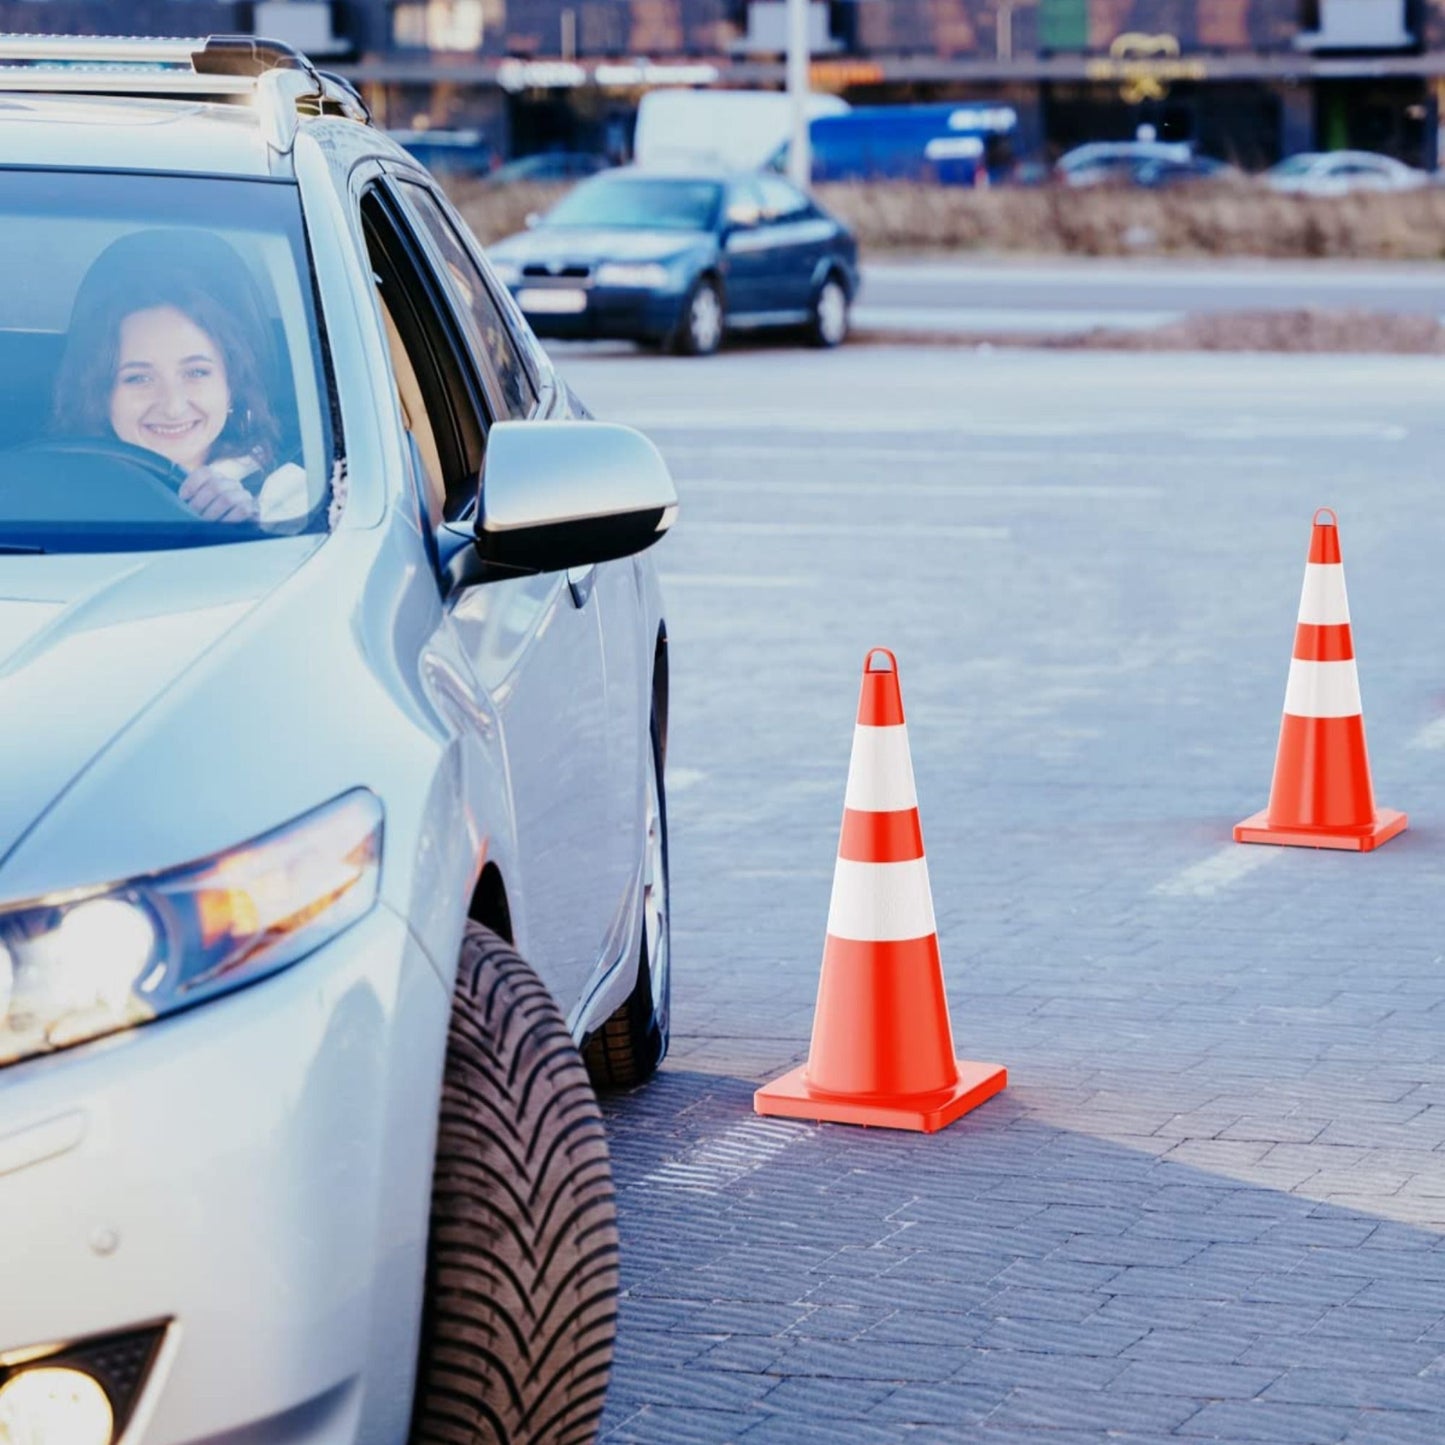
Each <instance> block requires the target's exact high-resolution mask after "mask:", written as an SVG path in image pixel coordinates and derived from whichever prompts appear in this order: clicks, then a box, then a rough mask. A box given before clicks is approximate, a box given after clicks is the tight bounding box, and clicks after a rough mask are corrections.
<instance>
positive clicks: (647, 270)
mask: <svg viewBox="0 0 1445 1445" xmlns="http://www.w3.org/2000/svg"><path fill="white" fill-rule="evenodd" d="M671 274H672V273H671V272H670V271H669V270H668V269H667V267H666V266H664V265H662V264H661V263H660V262H658V261H643V262H639V263H636V264H634V263H631V262H624V261H604V262H603V263H602V264H601V265H600V266H599V267H598V268H597V284H598V285H599V286H642V287H650V286H666V285H667V283H668V280H669V278H670V276H671Z"/></svg>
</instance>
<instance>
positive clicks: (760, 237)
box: [722, 177, 772, 316]
mask: <svg viewBox="0 0 1445 1445" xmlns="http://www.w3.org/2000/svg"><path fill="white" fill-rule="evenodd" d="M722 226H723V254H724V256H725V257H726V260H727V287H726V290H727V298H726V305H727V312H728V315H729V316H746V315H751V314H753V313H755V312H758V311H766V310H767V309H768V298H767V280H768V276H769V275H770V272H771V266H772V261H771V257H770V254H769V247H770V245H771V242H770V239H769V236H768V232H767V230H766V229H765V228H764V226H763V195H762V192H761V191H760V190H759V189H758V183H757V181H756V179H755V178H753V177H747V178H745V179H742V180H735V181H733V182H731V184H729V186H728V189H727V194H726V196H724V198H723V219H722Z"/></svg>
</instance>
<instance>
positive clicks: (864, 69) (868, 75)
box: [808, 60, 884, 94]
mask: <svg viewBox="0 0 1445 1445" xmlns="http://www.w3.org/2000/svg"><path fill="white" fill-rule="evenodd" d="M883 78H884V76H883V67H882V66H881V65H879V64H878V63H877V62H876V61H873V60H815V61H814V62H813V63H812V65H811V66H809V67H808V84H809V86H810V87H811V88H812V89H813V90H825V91H829V92H832V93H834V94H836V93H837V92H839V91H843V90H847V89H848V87H849V86H852V85H881V84H882V83H883Z"/></svg>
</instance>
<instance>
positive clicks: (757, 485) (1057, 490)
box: [678, 456, 1164, 502]
mask: <svg viewBox="0 0 1445 1445" xmlns="http://www.w3.org/2000/svg"><path fill="white" fill-rule="evenodd" d="M896 460H898V461H903V460H904V458H903V457H898V458H896ZM906 460H907V462H908V463H909V464H910V465H911V464H914V459H913V458H912V457H911V456H910V457H907V458H906ZM955 460H956V458H955ZM1071 460H1072V458H1071ZM1117 461H1118V463H1119V465H1120V466H1123V465H1124V464H1125V463H1126V462H1127V463H1128V464H1129V465H1132V464H1133V459H1132V458H1126V457H1123V456H1120V457H1118V458H1117ZM678 486H679V487H680V488H681V489H682V493H683V496H684V498H686V496H687V495H688V494H689V493H692V492H717V493H718V494H720V495H725V494H728V493H732V492H757V493H760V494H763V495H767V496H789V497H959V498H961V499H964V500H968V499H978V500H982V499H989V500H994V499H1001V500H1005V501H1011V502H1026V501H1028V500H1029V499H1030V498H1037V499H1038V500H1039V501H1067V500H1068V499H1070V498H1076V499H1078V500H1080V501H1117V502H1127V501H1147V500H1152V499H1154V498H1158V497H1162V496H1164V488H1163V487H1149V486H1144V487H1131V486H1105V485H1100V486H1090V485H1088V484H1087V483H1083V484H1079V485H1075V484H1073V483H1068V482H1043V483H1037V484H1036V483H1031V482H1018V483H1014V484H1012V485H1007V484H1003V483H998V484H995V485H988V484H986V483H985V484H980V483H977V482H932V483H930V482H896V481H893V480H891V479H890V480H888V481H885V482H799V481H794V480H792V479H790V478H787V479H785V478H776V479H772V480H759V479H758V478H756V477H749V478H747V480H745V481H739V480H725V479H722V478H718V477H707V478H705V479H698V478H687V479H685V480H681V479H680V480H679V482H678Z"/></svg>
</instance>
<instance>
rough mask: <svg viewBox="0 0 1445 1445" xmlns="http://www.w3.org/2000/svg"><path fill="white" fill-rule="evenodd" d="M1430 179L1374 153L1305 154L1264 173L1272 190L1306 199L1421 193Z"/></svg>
mask: <svg viewBox="0 0 1445 1445" xmlns="http://www.w3.org/2000/svg"><path fill="white" fill-rule="evenodd" d="M1429 180H1430V177H1429V176H1428V175H1426V174H1425V172H1424V171H1421V170H1416V169H1415V167H1414V166H1407V165H1406V164H1405V163H1404V162H1403V161H1397V160H1396V159H1395V158H1394V157H1393V156H1382V155H1377V154H1375V152H1373V151H1302V152H1300V153H1299V154H1298V155H1293V156H1290V157H1288V158H1287V159H1285V160H1282V161H1280V162H1279V164H1278V165H1275V166H1271V167H1270V168H1269V170H1267V171H1265V172H1264V183H1265V184H1266V185H1267V186H1268V187H1269V188H1270V189H1271V190H1273V191H1285V192H1291V193H1294V194H1296V195H1303V196H1344V195H1349V194H1351V193H1352V192H1355V191H1417V190H1419V189H1420V188H1421V187H1422V186H1425V185H1428V184H1429Z"/></svg>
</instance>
